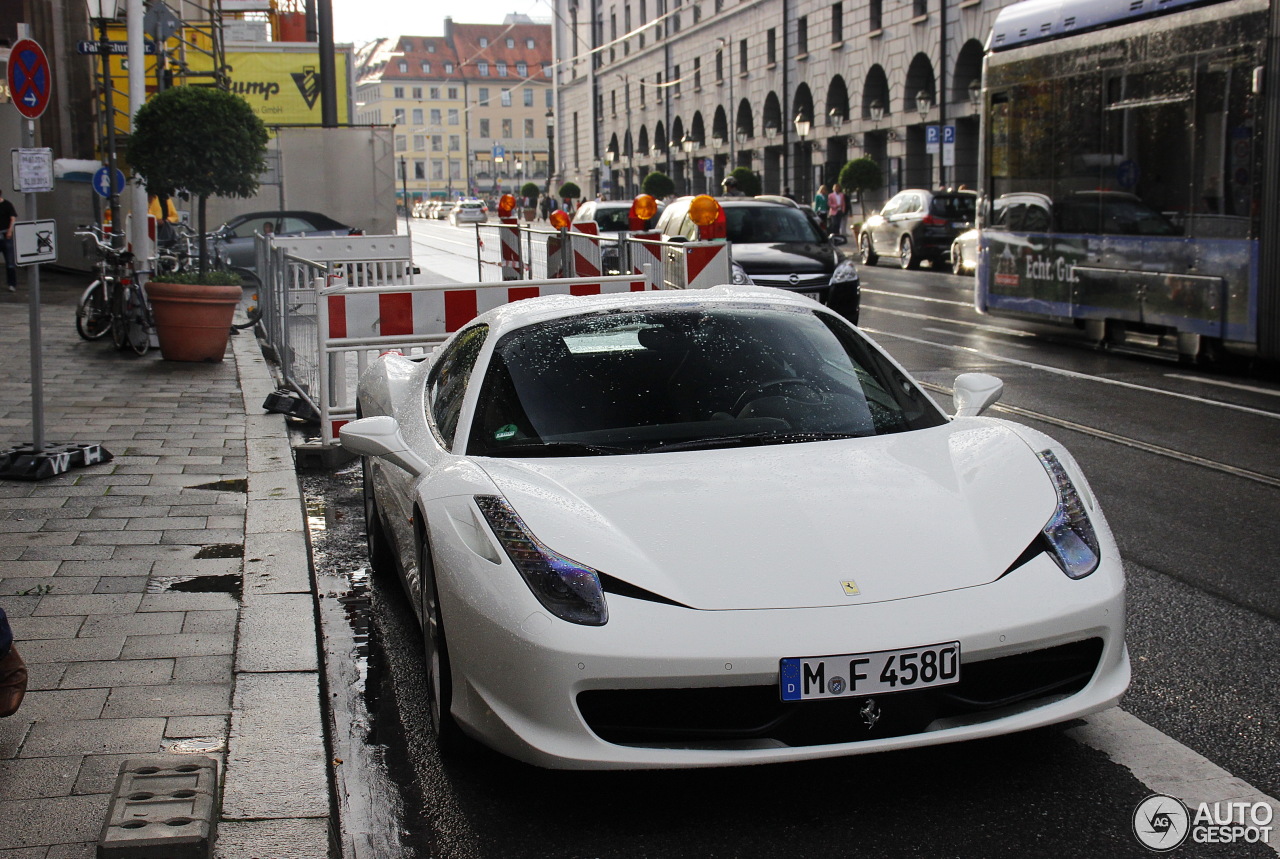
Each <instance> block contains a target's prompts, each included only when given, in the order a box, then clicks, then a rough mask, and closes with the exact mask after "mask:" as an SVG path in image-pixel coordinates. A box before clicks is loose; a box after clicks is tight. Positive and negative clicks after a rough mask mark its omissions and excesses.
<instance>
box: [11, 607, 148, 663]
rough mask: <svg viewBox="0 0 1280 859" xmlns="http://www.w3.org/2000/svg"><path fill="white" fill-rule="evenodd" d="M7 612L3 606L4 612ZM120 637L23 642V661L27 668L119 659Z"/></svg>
mask: <svg viewBox="0 0 1280 859" xmlns="http://www.w3.org/2000/svg"><path fill="white" fill-rule="evenodd" d="M8 610H9V608H8V606H5V611H6V612H7V611H8ZM125 640H126V639H125V637H124V636H122V635H108V636H103V637H101V638H64V639H49V640H45V641H27V642H23V645H22V650H21V651H19V652H20V653H21V654H22V658H23V660H24V661H25V662H26V663H27V668H28V669H30V667H31V666H32V665H39V664H40V663H42V662H98V661H101V660H109V659H119V658H120V654H121V651H122V650H123V648H124V645H125Z"/></svg>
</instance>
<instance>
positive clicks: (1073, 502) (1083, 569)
mask: <svg viewBox="0 0 1280 859" xmlns="http://www.w3.org/2000/svg"><path fill="white" fill-rule="evenodd" d="M1036 455H1037V456H1038V457H1040V463H1041V465H1043V466H1044V470H1045V471H1047V472H1048V473H1049V479H1050V480H1052V481H1053V485H1054V488H1055V489H1056V490H1057V492H1058V509H1057V510H1056V511H1054V514H1053V517H1052V518H1051V519H1050V520H1049V521H1048V523H1046V524H1045V526H1044V529H1043V532H1042V533H1043V534H1044V538H1045V542H1046V543H1047V544H1048V547H1049V551H1050V554H1052V555H1053V559H1054V560H1055V561H1057V562H1058V566H1059V567H1061V568H1062V572H1064V573H1066V574H1067V575H1068V576H1070V577H1071V578H1073V579H1083V578H1084V577H1085V576H1087V575H1089V574H1090V573H1092V572H1093V571H1094V570H1096V569H1097V568H1098V564H1099V562H1100V561H1101V560H1102V558H1101V554H1100V552H1099V549H1098V535H1097V533H1096V532H1095V531H1094V530H1093V523H1092V522H1090V521H1089V514H1088V512H1087V511H1086V510H1085V507H1084V501H1083V500H1082V499H1081V498H1080V493H1079V491H1078V490H1077V489H1076V487H1075V484H1074V483H1072V482H1071V477H1070V476H1069V475H1068V474H1067V470H1066V469H1065V468H1063V467H1062V463H1061V462H1059V461H1058V457H1057V456H1056V455H1055V454H1054V453H1053V451H1051V450H1042V451H1040V452H1039V453H1038V454H1036Z"/></svg>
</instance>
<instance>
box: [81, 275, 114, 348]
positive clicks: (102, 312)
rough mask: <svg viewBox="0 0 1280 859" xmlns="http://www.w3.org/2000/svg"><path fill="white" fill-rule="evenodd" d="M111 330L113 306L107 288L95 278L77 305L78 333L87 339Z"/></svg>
mask: <svg viewBox="0 0 1280 859" xmlns="http://www.w3.org/2000/svg"><path fill="white" fill-rule="evenodd" d="M110 330H111V306H110V304H109V302H108V300H107V288H106V286H105V285H104V284H103V282H102V281H101V280H95V281H94V282H93V283H91V284H90V285H89V288H88V289H86V290H85V291H84V295H82V296H80V304H79V305H78V306H77V307H76V333H77V334H79V335H80V336H81V337H82V338H84V339H85V340H97V339H99V338H101V337H102V336H103V335H105V334H106V333H107V332H108V331H110Z"/></svg>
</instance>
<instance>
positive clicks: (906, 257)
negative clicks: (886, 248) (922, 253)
mask: <svg viewBox="0 0 1280 859" xmlns="http://www.w3.org/2000/svg"><path fill="white" fill-rule="evenodd" d="M898 265H899V266H901V267H902V268H904V269H907V268H915V267H916V266H918V265H920V260H918V259H916V246H915V243H914V242H912V241H911V236H903V237H902V244H901V245H899V246H898Z"/></svg>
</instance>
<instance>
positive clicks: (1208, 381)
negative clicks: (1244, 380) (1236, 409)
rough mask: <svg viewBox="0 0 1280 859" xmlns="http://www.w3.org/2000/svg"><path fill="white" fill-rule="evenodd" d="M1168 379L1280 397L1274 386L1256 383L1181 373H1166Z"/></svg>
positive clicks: (1279, 392)
mask: <svg viewBox="0 0 1280 859" xmlns="http://www.w3.org/2000/svg"><path fill="white" fill-rule="evenodd" d="M1164 377H1165V378H1166V379H1185V380H1186V381H1188V382H1199V383H1200V384H1202V385H1217V386H1218V387H1219V388H1234V389H1235V390H1237V391H1248V392H1249V393H1251V394H1266V395H1267V396H1269V397H1280V391H1277V390H1275V389H1274V388H1258V387H1255V386H1254V385H1241V384H1240V383H1238V382H1223V381H1220V380H1218V379H1202V378H1200V377H1199V376H1184V375H1183V374H1181V373H1165V374H1164Z"/></svg>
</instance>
